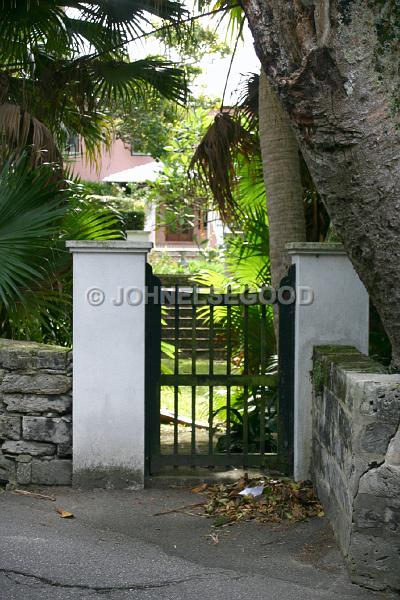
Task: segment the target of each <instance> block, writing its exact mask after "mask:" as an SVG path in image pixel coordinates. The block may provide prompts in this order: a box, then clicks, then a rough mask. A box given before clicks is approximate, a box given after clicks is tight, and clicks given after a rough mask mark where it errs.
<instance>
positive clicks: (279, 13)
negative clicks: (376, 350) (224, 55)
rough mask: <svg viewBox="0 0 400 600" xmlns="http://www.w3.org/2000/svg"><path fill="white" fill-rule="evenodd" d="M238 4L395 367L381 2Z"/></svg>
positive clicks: (394, 173)
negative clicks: (367, 296)
mask: <svg viewBox="0 0 400 600" xmlns="http://www.w3.org/2000/svg"><path fill="white" fill-rule="evenodd" d="M243 8H244V10H245V12H246V15H247V18H248V21H249V24H250V28H251V30H252V33H253V36H254V40H255V47H256V51H257V54H258V56H259V58H260V60H261V63H262V65H263V67H264V70H265V72H266V74H267V76H268V79H269V81H270V83H271V84H272V85H273V87H274V88H275V90H276V91H277V92H278V94H279V97H280V100H281V102H282V104H283V107H284V109H285V110H286V112H287V114H288V116H289V118H290V120H291V123H292V125H293V127H294V128H295V131H296V135H297V138H298V141H299V145H300V148H301V151H302V154H303V156H304V158H305V160H306V162H307V165H308V168H309V170H310V172H311V174H312V177H313V179H314V182H315V184H316V187H317V190H318V192H319V193H320V195H321V197H322V199H323V201H324V203H325V206H326V208H327V210H328V213H329V215H330V217H331V220H332V223H333V225H334V228H335V230H336V232H337V233H338V235H339V236H340V237H341V239H342V241H343V243H344V246H345V248H346V251H347V253H348V255H349V257H350V260H351V261H352V263H353V265H354V267H355V269H356V271H357V272H358V274H359V276H360V278H361V280H362V281H363V282H364V284H365V286H366V288H367V290H368V292H369V294H370V296H371V298H372V300H373V302H374V304H375V306H376V308H377V310H378V312H379V314H380V317H381V319H382V322H383V324H384V327H385V330H386V332H387V334H388V336H389V338H390V340H391V343H392V349H393V367H394V368H395V369H397V370H398V369H399V368H400V288H399V286H398V285H397V283H398V280H399V274H400V237H399V235H400V210H399V209H400V197H399V191H400V165H399V158H400V138H399V129H398V128H397V127H396V126H397V119H396V115H395V114H394V113H393V110H392V92H393V89H394V87H395V85H396V84H398V69H397V72H396V68H393V69H392V71H393V73H394V76H393V80H390V77H388V76H386V73H385V69H384V70H383V71H382V68H381V65H380V60H381V59H380V58H379V57H381V56H382V54H379V53H380V51H381V45H380V41H379V39H378V34H377V28H376V20H377V19H378V18H379V15H380V10H381V3H378V2H372V1H371V2H366V1H365V0H362V1H361V0H346V1H344V0H315V1H313V0H244V1H243ZM394 67H395V66H394ZM396 73H397V74H396ZM396 77H397V79H396Z"/></svg>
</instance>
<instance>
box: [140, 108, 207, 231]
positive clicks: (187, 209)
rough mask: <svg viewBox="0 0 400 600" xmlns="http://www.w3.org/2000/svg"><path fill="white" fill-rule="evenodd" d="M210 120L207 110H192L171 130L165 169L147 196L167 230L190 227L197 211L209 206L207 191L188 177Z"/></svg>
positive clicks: (165, 156)
mask: <svg viewBox="0 0 400 600" xmlns="http://www.w3.org/2000/svg"><path fill="white" fill-rule="evenodd" d="M210 119H211V117H210V110H208V109H207V110H206V109H204V108H198V107H196V108H192V109H189V110H188V111H187V113H186V116H185V119H183V120H182V121H181V122H179V123H177V124H176V125H175V126H174V127H173V128H172V129H171V130H170V135H169V145H168V146H166V147H165V148H164V150H165V155H164V157H163V162H164V168H163V170H162V171H161V173H160V174H159V177H158V178H157V180H156V182H155V183H154V184H153V186H152V192H151V196H150V197H151V199H152V200H153V201H154V202H155V203H156V204H157V206H158V207H159V211H158V215H159V216H160V222H162V223H163V224H166V225H167V226H168V227H169V228H174V227H176V228H180V229H184V228H185V227H188V226H192V225H193V221H194V217H195V213H196V211H199V210H201V209H203V210H206V209H207V208H208V207H209V206H210V201H211V196H210V193H209V191H208V190H207V189H205V188H204V187H203V186H202V185H201V184H200V183H199V182H198V181H197V180H196V179H194V178H193V177H191V176H190V162H191V157H192V154H193V151H194V149H195V147H196V145H197V143H198V140H199V139H200V138H201V136H202V134H203V133H204V131H205V129H206V128H207V126H208V124H209V122H210ZM159 224H160V223H159Z"/></svg>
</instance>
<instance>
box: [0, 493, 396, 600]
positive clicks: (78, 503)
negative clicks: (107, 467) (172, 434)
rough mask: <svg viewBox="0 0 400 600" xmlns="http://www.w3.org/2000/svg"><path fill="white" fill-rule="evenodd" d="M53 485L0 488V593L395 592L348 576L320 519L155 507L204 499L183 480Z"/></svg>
mask: <svg viewBox="0 0 400 600" xmlns="http://www.w3.org/2000/svg"><path fill="white" fill-rule="evenodd" d="M45 493H49V490H46V492H45ZM51 493H54V494H55V495H56V496H57V500H56V502H50V501H48V500H39V499H36V498H31V497H22V496H17V495H15V494H13V493H11V492H3V493H0V600H77V599H82V598H88V599H90V600H92V599H93V600H94V599H95V600H97V599H98V600H104V599H106V600H128V599H129V600H136V599H138V600H139V599H140V600H148V599H151V600H153V599H154V600H164V599H165V600H202V599H206V600H275V599H276V600H278V599H279V600H303V599H304V600H317V599H321V600H331V599H332V600H333V599H340V600H347V599H348V600H357V599H362V600H374V599H375V600H377V599H382V600H383V599H386V600H387V599H388V598H392V597H393V596H389V595H385V594H383V593H374V592H372V591H368V590H365V589H362V588H359V587H357V586H354V585H352V584H351V583H350V581H349V579H348V577H347V574H346V571H345V568H344V566H343V562H342V560H341V557H340V554H339V552H338V550H337V547H336V544H335V542H334V540H333V537H332V532H331V530H330V528H329V525H328V524H327V522H326V521H325V520H324V519H317V520H313V521H310V522H307V523H301V524H297V525H292V526H289V527H286V526H285V527H283V526H281V525H274V526H272V525H265V524H257V523H254V522H251V523H243V524H241V525H235V526H231V527H224V528H222V529H218V530H215V529H212V527H211V522H210V520H209V519H207V518H204V517H200V516H195V515H193V514H187V513H185V512H183V513H182V512H179V513H171V514H166V515H162V516H154V514H155V513H157V512H159V511H163V510H167V509H168V508H174V507H179V506H183V505H185V504H189V503H193V502H196V501H198V500H199V498H198V497H197V496H194V495H193V494H190V493H189V492H186V491H182V490H144V491H140V492H137V491H136V492H135V491H123V492H116V491H92V492H80V491H73V490H62V491H60V490H59V489H58V490H55V489H53V490H51ZM56 507H57V508H63V509H65V510H68V511H71V512H72V513H73V514H74V516H75V518H74V519H61V518H60V516H59V515H58V514H57V513H56V510H55V509H56ZM188 512H190V511H188ZM215 535H217V536H218V537H215ZM212 536H214V537H212Z"/></svg>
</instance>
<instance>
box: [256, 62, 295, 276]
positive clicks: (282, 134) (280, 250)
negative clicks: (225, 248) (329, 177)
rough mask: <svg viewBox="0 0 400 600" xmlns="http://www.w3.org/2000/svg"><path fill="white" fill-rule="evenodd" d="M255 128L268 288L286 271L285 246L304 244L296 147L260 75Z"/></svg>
mask: <svg viewBox="0 0 400 600" xmlns="http://www.w3.org/2000/svg"><path fill="white" fill-rule="evenodd" d="M259 127H260V142H261V155H262V161H263V171H264V181H265V188H266V192H267V212H268V222H269V244H270V261H271V277H272V285H273V286H274V287H278V286H279V284H280V281H281V279H282V277H283V276H284V275H285V272H286V270H287V267H288V265H287V257H286V255H285V245H286V244H287V243H288V242H304V241H305V240H306V224H305V217H304V205H303V187H302V183H301V174H300V157H299V146H298V143H297V140H296V137H295V135H294V132H293V128H292V126H291V124H290V121H289V118H288V116H287V114H286V113H285V111H284V110H283V108H282V104H281V102H280V101H279V98H278V96H277V95H276V93H275V91H274V90H273V89H272V87H271V85H270V84H269V82H268V80H267V78H266V76H265V73H263V72H261V76H260V90H259Z"/></svg>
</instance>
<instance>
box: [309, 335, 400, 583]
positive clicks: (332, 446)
mask: <svg viewBox="0 0 400 600" xmlns="http://www.w3.org/2000/svg"><path fill="white" fill-rule="evenodd" d="M313 385H314V397H313V478H314V482H315V484H316V487H317V490H318V494H319V497H320V499H321V501H322V503H323V505H324V507H325V510H326V512H327V515H328V517H329V518H330V520H331V523H332V525H333V529H334V532H335V534H336V536H337V539H338V541H339V544H340V546H341V549H342V551H343V554H344V556H345V558H346V561H347V564H348V567H349V571H350V575H351V577H352V580H353V581H354V582H355V583H358V584H361V585H364V586H366V587H370V588H372V589H377V590H381V589H386V588H388V589H395V590H400V568H399V567H400V427H399V425H400V375H389V374H387V373H385V371H384V369H383V367H382V366H381V365H379V364H377V363H375V362H374V361H372V360H371V359H369V358H368V357H366V356H364V355H362V354H360V353H359V352H358V351H357V350H355V349H354V348H351V347H336V348H334V347H318V348H315V349H314V366H313Z"/></svg>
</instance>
